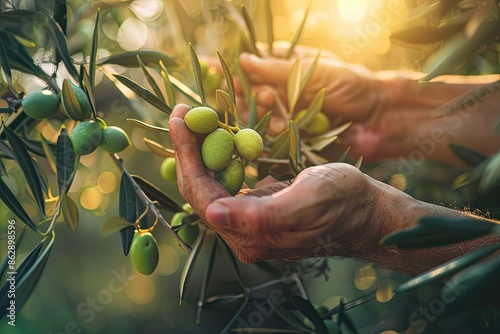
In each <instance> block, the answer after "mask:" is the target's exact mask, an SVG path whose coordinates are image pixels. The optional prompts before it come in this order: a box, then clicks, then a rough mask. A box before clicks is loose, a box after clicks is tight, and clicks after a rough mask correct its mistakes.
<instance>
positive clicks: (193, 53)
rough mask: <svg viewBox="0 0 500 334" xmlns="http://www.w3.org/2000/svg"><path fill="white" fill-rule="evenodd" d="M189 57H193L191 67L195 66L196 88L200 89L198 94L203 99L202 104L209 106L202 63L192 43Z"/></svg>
mask: <svg viewBox="0 0 500 334" xmlns="http://www.w3.org/2000/svg"><path fill="white" fill-rule="evenodd" d="M189 55H190V56H191V65H192V66H193V72H194V79H195V81H196V87H197V88H198V93H199V95H200V98H201V104H203V105H204V106H206V105H207V100H206V98H205V91H204V89H203V75H202V74H201V67H200V61H199V60H198V56H197V55H196V51H195V50H194V47H193V45H192V44H191V43H189Z"/></svg>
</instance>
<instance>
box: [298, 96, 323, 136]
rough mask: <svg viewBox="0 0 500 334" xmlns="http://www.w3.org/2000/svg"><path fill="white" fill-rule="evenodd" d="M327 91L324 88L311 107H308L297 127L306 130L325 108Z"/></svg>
mask: <svg viewBox="0 0 500 334" xmlns="http://www.w3.org/2000/svg"><path fill="white" fill-rule="evenodd" d="M325 92H326V89H325V88H322V89H321V90H320V91H319V92H318V93H317V94H316V96H315V97H314V99H313V100H312V102H311V104H310V105H309V107H307V109H306V112H305V113H304V116H302V117H300V118H299V119H298V120H297V125H298V126H299V128H301V129H304V128H306V127H307V126H308V125H309V124H311V122H312V121H313V120H314V118H315V117H316V115H317V114H318V113H319V112H320V110H321V107H323V101H324V99H325Z"/></svg>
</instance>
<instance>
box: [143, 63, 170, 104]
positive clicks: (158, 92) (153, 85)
mask: <svg viewBox="0 0 500 334" xmlns="http://www.w3.org/2000/svg"><path fill="white" fill-rule="evenodd" d="M137 61H138V62H139V65H140V66H141V69H142V73H143V74H144V77H146V80H147V81H148V83H149V85H150V86H151V88H152V89H153V91H154V92H155V94H156V96H157V97H158V98H160V99H161V100H163V101H165V97H164V96H163V93H162V92H161V89H160V87H159V86H158V84H157V83H156V81H155V79H154V78H153V76H152V75H151V73H149V70H148V69H147V68H146V65H144V63H143V62H142V60H141V57H140V56H137Z"/></svg>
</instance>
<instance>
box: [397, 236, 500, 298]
mask: <svg viewBox="0 0 500 334" xmlns="http://www.w3.org/2000/svg"><path fill="white" fill-rule="evenodd" d="M499 249H500V243H497V244H493V245H490V246H487V247H483V248H481V249H479V250H477V251H475V252H472V253H469V254H465V255H463V256H460V257H458V258H455V259H453V260H451V261H448V262H446V263H444V264H442V265H440V266H437V267H435V268H432V269H431V270H429V271H427V272H425V273H423V274H421V275H418V276H417V277H414V278H412V279H411V280H409V281H407V282H405V283H403V284H401V285H400V286H398V287H397V288H396V289H394V292H397V293H400V292H406V291H410V290H413V289H416V288H419V287H421V286H424V285H426V284H429V283H432V282H436V281H439V280H441V279H443V278H445V277H448V276H451V275H453V274H455V273H457V272H459V271H461V270H463V269H465V268H467V267H469V266H470V265H472V264H474V263H476V262H477V261H480V260H481V259H483V258H485V257H487V256H488V255H490V254H492V253H494V252H496V251H497V250H499Z"/></svg>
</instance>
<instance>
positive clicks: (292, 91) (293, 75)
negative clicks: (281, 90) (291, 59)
mask: <svg viewBox="0 0 500 334" xmlns="http://www.w3.org/2000/svg"><path fill="white" fill-rule="evenodd" d="M301 80H302V65H301V63H300V59H299V58H297V59H296V60H295V63H294V64H293V67H292V71H291V72H290V77H289V78H288V82H287V96H288V112H289V113H290V115H292V114H293V112H294V111H295V105H296V104H297V101H298V100H299V96H300V82H301Z"/></svg>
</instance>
